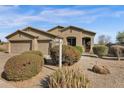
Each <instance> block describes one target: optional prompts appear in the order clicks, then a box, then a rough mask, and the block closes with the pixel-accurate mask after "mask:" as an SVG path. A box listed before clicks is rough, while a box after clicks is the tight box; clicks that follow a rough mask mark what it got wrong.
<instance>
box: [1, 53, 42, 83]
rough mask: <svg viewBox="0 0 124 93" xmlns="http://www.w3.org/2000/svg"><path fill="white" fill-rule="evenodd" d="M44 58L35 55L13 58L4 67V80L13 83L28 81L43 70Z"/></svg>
mask: <svg viewBox="0 0 124 93" xmlns="http://www.w3.org/2000/svg"><path fill="white" fill-rule="evenodd" d="M41 61H42V57H40V56H38V55H34V54H25V55H16V56H13V57H11V58H10V59H9V60H8V61H7V62H6V64H5V66H4V72H3V73H4V75H3V76H4V78H5V79H7V80H11V81H19V80H26V79H29V78H31V77H33V76H35V75H37V74H38V73H39V72H40V71H41V68H42V65H43V63H42V64H41Z"/></svg>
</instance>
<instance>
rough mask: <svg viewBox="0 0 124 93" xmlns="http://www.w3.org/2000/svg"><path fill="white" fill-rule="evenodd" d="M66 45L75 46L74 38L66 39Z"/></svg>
mask: <svg viewBox="0 0 124 93" xmlns="http://www.w3.org/2000/svg"><path fill="white" fill-rule="evenodd" d="M67 43H68V45H71V46H76V38H75V37H67Z"/></svg>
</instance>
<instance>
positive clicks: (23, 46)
mask: <svg viewBox="0 0 124 93" xmlns="http://www.w3.org/2000/svg"><path fill="white" fill-rule="evenodd" d="M31 46H32V45H31V41H13V42H11V52H12V53H22V52H24V51H29V50H31Z"/></svg>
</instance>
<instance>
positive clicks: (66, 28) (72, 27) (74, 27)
mask: <svg viewBox="0 0 124 93" xmlns="http://www.w3.org/2000/svg"><path fill="white" fill-rule="evenodd" d="M68 29H77V30H79V31H82V32H86V33H91V34H94V35H95V34H96V33H95V32H92V31H89V30H86V29H82V28H79V27H76V26H68V27H65V28H63V29H62V30H61V31H66V30H68Z"/></svg>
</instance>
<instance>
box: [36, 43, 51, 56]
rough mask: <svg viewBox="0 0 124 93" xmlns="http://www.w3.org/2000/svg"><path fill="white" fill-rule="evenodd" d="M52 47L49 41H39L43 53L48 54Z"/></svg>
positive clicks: (39, 47)
mask: <svg viewBox="0 0 124 93" xmlns="http://www.w3.org/2000/svg"><path fill="white" fill-rule="evenodd" d="M49 49H50V43H49V41H38V50H39V51H41V52H42V53H43V55H48V54H49Z"/></svg>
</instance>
